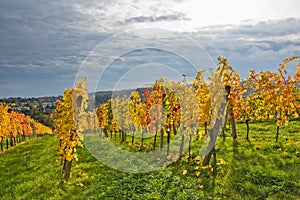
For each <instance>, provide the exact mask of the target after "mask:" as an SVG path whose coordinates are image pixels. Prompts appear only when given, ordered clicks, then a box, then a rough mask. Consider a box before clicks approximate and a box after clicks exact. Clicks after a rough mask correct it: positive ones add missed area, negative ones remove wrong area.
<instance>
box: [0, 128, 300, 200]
mask: <svg viewBox="0 0 300 200" xmlns="http://www.w3.org/2000/svg"><path fill="white" fill-rule="evenodd" d="M244 126H245V125H244V124H240V123H239V124H238V127H239V129H238V130H243V127H244ZM250 128H251V129H250V130H251V131H250V138H251V142H248V141H246V140H244V139H243V137H244V133H241V132H239V133H238V136H239V138H240V139H239V140H237V141H235V142H233V141H232V139H231V138H230V137H229V135H230V132H229V130H228V131H226V136H227V137H226V138H225V141H224V140H223V139H222V137H219V139H218V142H217V163H218V168H217V170H218V174H217V176H216V177H213V176H212V175H211V174H210V169H201V164H200V163H199V162H198V161H197V160H196V159H192V160H190V161H189V160H188V159H187V157H186V156H184V157H183V158H182V159H181V160H180V161H177V162H175V163H173V164H171V165H170V166H168V167H166V168H162V169H161V170H159V171H154V172H150V173H146V174H129V173H124V172H120V171H116V170H114V169H111V168H108V167H106V166H104V165H103V164H102V163H100V162H98V161H97V160H96V159H95V158H94V157H93V156H92V155H91V154H90V153H89V152H88V151H87V150H86V149H85V148H78V154H79V161H77V162H74V163H73V170H72V175H71V179H70V180H69V181H68V182H65V183H64V181H63V179H62V176H61V166H59V160H58V159H59V156H58V155H57V151H58V146H59V144H58V141H57V139H56V138H55V136H44V137H38V138H34V139H30V140H28V141H26V142H25V143H22V144H19V145H17V146H16V147H15V148H13V149H10V150H8V151H6V152H4V153H3V154H2V155H0V183H1V187H0V197H1V199H141V198H144V199H174V198H177V199H213V198H221V199H222V198H228V199H299V198H300V183H299V174H300V167H299V166H300V153H299V152H300V131H299V130H300V123H299V122H291V124H290V125H289V126H287V127H283V128H282V130H281V135H280V141H279V142H278V143H275V142H274V136H275V134H274V130H275V129H276V126H275V125H274V124H272V123H265V124H250ZM198 148H199V146H198V144H197V142H195V143H193V145H192V156H193V158H195V157H196V156H197V150H198ZM120 159H122V158H120ZM185 170H186V171H185Z"/></svg>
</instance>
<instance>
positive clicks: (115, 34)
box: [0, 0, 300, 98]
mask: <svg viewBox="0 0 300 200" xmlns="http://www.w3.org/2000/svg"><path fill="white" fill-rule="evenodd" d="M299 7H300V2H299V1H298V0H275V1H274V0H247V1H246V0H245V1H238V0H226V1H221V0H220V1H217V0H210V1H199V0H186V1H185V0H164V1H162V0H160V1H157V0H152V1H142V0H127V1H121V0H97V1H96V0H86V1H79V0H69V1H63V0H53V1H38V0H22V1H20V0H18V1H16V0H1V1H0V98H2V97H11V96H21V97H31V96H52V95H59V94H62V93H63V91H64V89H65V88H69V87H72V86H73V85H74V81H75V79H76V76H77V75H78V71H79V72H80V71H84V70H85V69H84V66H85V65H86V61H88V60H89V57H87V56H90V57H91V54H93V50H94V52H95V50H96V52H97V53H98V54H97V56H99V57H101V61H103V62H102V64H103V63H106V64H107V63H108V64H109V65H110V66H111V68H110V69H108V70H106V71H105V72H104V70H103V68H102V71H101V70H100V71H101V73H100V71H97V73H98V74H94V76H95V77H98V78H99V77H100V76H104V79H105V80H107V81H109V80H110V81H111V83H110V85H105V84H106V83H104V82H105V81H104V82H103V83H101V81H100V85H101V84H102V86H97V88H98V89H99V88H100V89H108V88H112V87H113V83H116V82H118V80H120V79H121V80H123V83H124V84H122V83H121V84H120V82H118V84H117V85H122V86H123V87H125V86H124V85H126V84H125V83H129V81H131V82H132V83H134V82H135V81H138V80H139V79H141V76H137V74H140V75H141V74H149V77H152V75H153V78H156V76H158V75H163V76H166V75H168V74H169V75H170V76H174V77H175V76H178V72H187V73H189V70H186V69H188V68H189V64H191V62H189V61H191V60H193V59H197V58H195V56H197V55H199V54H203V52H200V53H199V51H195V49H193V48H190V46H189V45H190V44H188V43H189V42H190V41H194V42H196V43H197V44H198V45H199V46H201V47H202V48H203V49H204V50H205V52H207V55H208V56H209V57H211V58H212V59H215V57H216V56H218V55H222V56H224V57H226V58H228V60H229V62H230V64H231V65H233V67H234V68H235V69H236V70H237V71H238V72H239V73H240V74H241V75H242V76H246V75H247V71H248V70H249V69H256V70H275V69H276V67H277V66H278V64H279V63H280V62H281V61H282V60H283V59H284V58H287V57H291V56H296V55H298V56H299V55H300V12H299ZM136 29H138V30H141V29H142V30H144V29H145V30H150V31H149V33H151V37H148V36H145V35H144V34H135V32H134V31H132V30H136ZM158 29H164V30H168V31H172V32H174V33H176V34H177V33H178V35H179V36H178V35H176V34H175V35H176V37H174V35H172V36H170V37H169V36H168V38H167V39H168V42H169V43H168V45H169V46H171V47H172V48H171V49H172V50H174V49H177V50H178V49H180V50H178V51H179V52H175V54H174V52H173V51H164V50H161V49H160V45H161V44H162V43H164V42H165V41H166V40H164V41H162V40H161V39H160V38H161V37H164V36H166V35H168V34H164V33H162V32H160V31H153V30H158ZM145 30H144V32H143V33H145V32H147V34H149V33H148V31H145ZM128 31H129V32H128ZM168 31H167V32H168ZM124 32H127V33H126V34H125V35H124ZM168 33H169V32H168ZM145 34H146V33H145ZM147 34H146V35H147ZM182 35H183V36H186V37H187V38H188V39H186V40H182V38H181V37H182ZM147 37H148V38H147ZM136 38H144V39H145V38H147V40H148V41H146V42H147V45H146V47H147V48H148V49H145V50H143V48H142V47H145V46H143V45H144V44H143V43H140V42H139V40H137V39H136ZM151 41H152V42H153V44H155V45H154V47H155V48H152V47H151V45H150V43H151ZM97 45H98V46H97ZM139 45H140V46H139ZM162 46H163V45H162ZM97 47H98V50H99V48H100V47H101V48H100V49H101V50H102V51H101V50H99V51H97ZM149 48H150V49H149ZM103 49H109V51H108V50H107V51H104V50H103ZM112 49H113V50H112ZM119 49H122V50H124V51H123V52H121V53H120V52H119V54H116V55H114V54H113V53H112V51H113V52H114V53H115V50H119ZM159 49H160V50H159ZM162 49H164V48H162ZM166 49H167V50H170V48H166ZM181 49H183V50H181ZM175 51H176V50H175ZM166 52H168V53H166ZM99 54H101V55H99ZM185 55H186V56H185ZM189 56H190V59H186V58H187V57H189ZM198 57H201V56H198ZM99 59H100V58H99ZM101 61H99V60H98V62H101ZM192 62H193V61H192ZM214 62H215V61H214ZM151 63H153V64H152V65H151ZM94 64H95V63H94ZM197 64H198V63H197V62H196V65H197ZM203 65H206V64H205V61H204V60H203ZM80 66H82V67H81V68H80ZM130 66H135V67H136V68H134V69H136V70H133V68H130ZM174 66H176V67H178V69H182V70H178V69H175V70H174V69H171V68H172V67H174ZM94 67H103V66H97V65H96V66H94ZM179 67H181V68H179ZM124 69H126V70H124ZM176 70H177V71H176ZM291 70H294V69H291ZM158 71H159V73H157V72H158ZM151 72H152V74H151ZM168 72H169V73H168ZM130 74H131V76H130ZM150 74H151V76H150ZM116 77H117V78H116ZM133 77H136V80H133ZM147 77H148V76H147ZM144 80H145V81H148V80H146V79H144ZM130 87H131V86H130Z"/></svg>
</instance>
